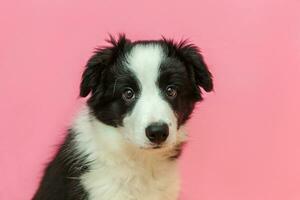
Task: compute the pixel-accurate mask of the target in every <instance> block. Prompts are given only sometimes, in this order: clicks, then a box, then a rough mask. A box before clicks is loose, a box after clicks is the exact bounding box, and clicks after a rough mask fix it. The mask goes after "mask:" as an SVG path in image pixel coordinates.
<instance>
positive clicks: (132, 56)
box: [120, 44, 177, 148]
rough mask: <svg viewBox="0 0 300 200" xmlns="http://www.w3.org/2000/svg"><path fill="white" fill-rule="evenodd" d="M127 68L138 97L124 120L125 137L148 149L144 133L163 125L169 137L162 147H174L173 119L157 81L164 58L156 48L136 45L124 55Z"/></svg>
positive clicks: (173, 115)
mask: <svg viewBox="0 0 300 200" xmlns="http://www.w3.org/2000/svg"><path fill="white" fill-rule="evenodd" d="M126 58H127V63H128V64H127V67H128V68H129V69H130V70H131V71H132V72H133V73H134V74H135V76H136V78H137V79H138V81H139V84H140V87H141V88H140V90H141V93H140V96H139V98H138V100H137V102H136V104H135V106H134V108H133V110H132V112H131V113H130V114H129V115H128V116H126V117H125V118H124V121H123V124H124V126H123V127H121V128H120V129H123V132H124V135H125V137H127V139H128V140H130V141H131V142H133V143H135V144H136V145H138V146H139V147H141V148H148V147H151V143H150V141H149V140H148V138H147V137H146V134H145V129H146V128H147V126H149V125H150V124H152V123H156V122H164V123H167V124H168V126H169V136H168V138H167V140H166V141H165V145H166V146H167V145H171V144H175V143H176V134H177V129H176V126H177V118H176V116H175V114H174V112H173V110H172V108H171V107H170V105H169V104H168V102H166V101H165V100H164V99H163V97H162V96H161V94H160V93H161V91H160V88H159V87H158V84H157V81H158V78H159V73H160V70H159V69H160V65H161V63H162V61H163V59H164V58H165V54H164V51H163V49H162V47H161V46H160V45H158V44H147V45H145V44H139V45H136V46H135V47H134V48H133V49H132V50H131V52H130V53H129V54H128V55H127V57H126Z"/></svg>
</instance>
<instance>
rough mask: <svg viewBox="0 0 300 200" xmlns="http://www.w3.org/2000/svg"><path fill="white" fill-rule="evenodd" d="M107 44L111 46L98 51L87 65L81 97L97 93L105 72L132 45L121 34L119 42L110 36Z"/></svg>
mask: <svg viewBox="0 0 300 200" xmlns="http://www.w3.org/2000/svg"><path fill="white" fill-rule="evenodd" d="M107 42H108V43H110V44H111V46H108V47H104V48H98V49H96V51H95V52H94V55H93V56H92V57H91V58H90V59H89V60H88V62H87V64H86V67H85V70H84V72H83V74H82V79H81V84H80V96H81V97H86V96H87V95H88V94H89V93H90V92H91V93H94V92H95V91H96V89H97V87H98V86H99V85H100V84H101V80H102V75H103V71H104V70H105V69H107V68H108V67H109V66H110V65H111V64H112V63H113V62H114V61H115V60H116V58H117V56H118V54H120V53H121V52H122V50H123V48H124V47H125V45H126V44H127V43H130V41H129V40H128V39H126V37H125V35H124V34H120V35H119V38H118V39H117V40H116V39H115V38H114V37H112V36H111V35H110V38H109V39H108V40H107Z"/></svg>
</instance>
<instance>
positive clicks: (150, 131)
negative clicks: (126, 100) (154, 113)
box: [146, 123, 169, 144]
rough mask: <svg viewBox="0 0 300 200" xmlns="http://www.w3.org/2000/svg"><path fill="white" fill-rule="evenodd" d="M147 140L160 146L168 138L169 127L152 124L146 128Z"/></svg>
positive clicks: (161, 124)
mask: <svg viewBox="0 0 300 200" xmlns="http://www.w3.org/2000/svg"><path fill="white" fill-rule="evenodd" d="M146 136H147V138H148V139H149V140H150V141H151V142H152V143H155V144H161V143H162V142H164V141H166V139H167V137H168V136H169V127H168V125H167V124H166V123H153V124H151V125H149V126H148V127H147V128H146Z"/></svg>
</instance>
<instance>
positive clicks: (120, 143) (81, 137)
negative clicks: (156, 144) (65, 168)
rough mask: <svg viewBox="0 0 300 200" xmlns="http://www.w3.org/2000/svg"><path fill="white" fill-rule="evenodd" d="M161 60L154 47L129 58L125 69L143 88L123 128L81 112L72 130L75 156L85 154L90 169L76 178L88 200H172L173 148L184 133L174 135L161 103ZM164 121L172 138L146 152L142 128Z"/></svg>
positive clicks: (176, 184)
mask: <svg viewBox="0 0 300 200" xmlns="http://www.w3.org/2000/svg"><path fill="white" fill-rule="evenodd" d="M163 58H164V54H163V51H162V49H161V47H160V46H158V45H147V46H144V45H137V46H136V47H134V48H133V50H132V51H131V53H130V54H129V55H127V59H128V60H127V61H128V62H127V63H128V66H127V67H128V68H129V69H130V70H132V71H133V72H134V73H135V74H136V77H137V78H138V79H139V82H140V84H141V86H142V91H141V95H140V97H139V99H138V101H137V102H136V105H135V107H134V109H133V110H132V112H131V113H130V114H129V115H128V116H126V117H125V118H124V126H123V127H118V128H116V127H112V126H108V125H105V124H104V123H102V122H100V121H99V120H97V119H96V118H95V117H94V116H93V115H92V114H90V112H89V108H88V107H85V108H84V109H83V110H82V111H81V112H80V114H79V116H78V117H77V119H76V120H75V123H74V125H73V129H74V132H75V134H76V135H75V138H76V142H77V147H78V149H77V150H78V151H79V152H80V153H83V154H87V155H88V157H87V162H89V163H90V170H89V171H88V172H87V173H85V174H83V175H82V176H81V177H80V180H81V183H82V184H83V186H84V188H85V189H86V190H87V192H88V194H89V198H90V200H176V199H177V198H178V192H179V179H178V174H177V164H176V161H170V160H169V159H168V157H170V155H171V154H172V147H174V145H176V144H179V143H181V142H182V141H183V140H184V138H185V134H184V132H183V131H182V130H181V129H180V130H177V129H176V126H177V120H176V117H175V114H174V112H173V110H172V109H171V107H170V106H169V104H168V103H167V102H166V101H165V100H163V99H162V97H161V95H160V94H159V88H158V86H157V85H156V81H157V78H158V75H159V65H160V63H161V61H162V59H163ZM158 121H163V122H166V123H167V124H168V125H169V129H170V133H169V137H168V139H167V141H166V145H165V146H164V148H161V149H151V150H149V149H147V147H149V145H150V144H149V142H148V139H147V137H146V136H145V128H146V127H147V126H148V125H149V124H151V123H153V122H158Z"/></svg>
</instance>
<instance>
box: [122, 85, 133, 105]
mask: <svg viewBox="0 0 300 200" xmlns="http://www.w3.org/2000/svg"><path fill="white" fill-rule="evenodd" d="M122 98H123V99H124V100H125V101H127V102H131V101H133V100H134V99H135V93H134V91H133V89H131V88H126V89H125V90H124V92H123V94H122Z"/></svg>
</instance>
